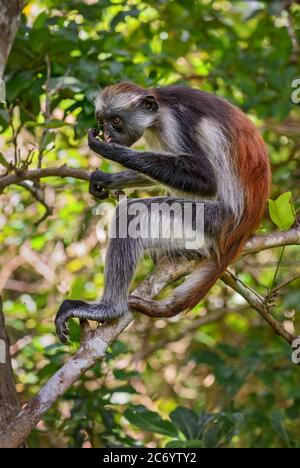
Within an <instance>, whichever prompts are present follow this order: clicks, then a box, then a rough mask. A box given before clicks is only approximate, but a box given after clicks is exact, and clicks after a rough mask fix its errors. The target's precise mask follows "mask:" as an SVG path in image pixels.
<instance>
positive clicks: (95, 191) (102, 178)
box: [89, 171, 111, 200]
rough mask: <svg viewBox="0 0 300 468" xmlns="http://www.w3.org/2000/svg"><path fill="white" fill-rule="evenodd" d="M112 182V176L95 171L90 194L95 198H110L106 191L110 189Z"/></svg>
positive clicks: (92, 176)
mask: <svg viewBox="0 0 300 468" xmlns="http://www.w3.org/2000/svg"><path fill="white" fill-rule="evenodd" d="M110 182H111V175H110V174H107V173H106V172H102V171H95V172H93V173H92V175H91V178H90V186H89V192H90V194H91V195H93V197H96V198H98V199H99V200H103V199H104V198H107V197H108V196H109V194H108V191H107V190H104V189H106V188H109V184H110Z"/></svg>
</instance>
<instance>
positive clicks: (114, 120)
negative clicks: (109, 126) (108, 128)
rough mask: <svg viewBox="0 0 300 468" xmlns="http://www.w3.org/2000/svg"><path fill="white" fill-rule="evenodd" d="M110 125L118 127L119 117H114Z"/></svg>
mask: <svg viewBox="0 0 300 468" xmlns="http://www.w3.org/2000/svg"><path fill="white" fill-rule="evenodd" d="M112 123H113V124H114V125H120V123H121V119H120V117H118V116H116V117H114V118H113V119H112Z"/></svg>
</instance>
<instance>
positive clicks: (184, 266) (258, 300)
mask: <svg viewBox="0 0 300 468" xmlns="http://www.w3.org/2000/svg"><path fill="white" fill-rule="evenodd" d="M61 169H64V170H66V169H65V168H61ZM40 171H43V174H45V173H44V171H45V170H44V169H42V170H40ZM56 171H57V169H56ZM29 172H34V173H36V171H29ZM80 172H82V171H80ZM40 174H41V173H40V172H38V175H39V176H40ZM64 174H65V173H64ZM85 174H86V173H85V172H84V171H83V174H82V173H81V174H80V175H81V178H83V180H86V179H85V177H86V176H85ZM47 175H49V174H48V173H47ZM51 175H53V173H51ZM55 175H57V172H56V173H55ZM66 175H70V172H69V171H67V174H66ZM66 175H64V176H66ZM82 176H84V177H82ZM284 242H286V243H287V245H291V244H300V229H299V226H298V227H295V228H293V229H290V230H289V231H286V232H280V233H274V234H268V235H260V236H254V237H253V238H252V239H251V240H250V241H249V242H248V243H247V245H246V248H245V250H244V252H243V255H246V254H249V253H255V252H257V251H259V250H263V249H270V248H272V247H278V246H280V245H283V244H284ZM194 267H195V262H187V261H186V262H183V263H180V264H179V263H178V264H171V263H170V262H169V261H167V262H166V261H163V260H161V261H160V262H159V263H158V265H157V267H156V270H155V271H154V273H153V274H152V275H150V277H149V278H148V279H147V280H145V281H144V282H143V283H142V284H141V285H140V286H139V287H138V288H137V289H136V290H135V291H134V293H133V294H134V295H137V296H141V297H145V296H146V297H147V296H150V297H154V296H156V295H157V294H158V293H159V292H160V291H161V290H162V289H163V288H164V287H165V286H166V285H167V284H168V283H170V282H172V281H175V280H176V279H178V278H180V277H182V276H184V275H186V274H188V273H189V272H190V271H192V270H193V268H194ZM222 279H223V281H224V282H225V283H226V284H227V285H229V286H230V287H231V288H232V289H234V290H235V291H236V292H238V293H239V294H241V295H242V296H243V297H244V298H245V300H246V301H247V302H248V304H250V306H251V307H253V308H254V309H255V310H257V311H258V312H259V314H260V315H261V316H262V317H263V318H264V320H266V321H267V322H268V324H269V325H270V326H271V327H272V329H273V330H274V331H275V332H276V333H277V334H278V335H280V336H281V337H283V338H284V339H285V340H286V341H287V342H288V343H292V341H293V339H294V337H293V336H292V335H291V334H290V333H288V332H287V331H286V330H285V329H284V328H283V326H282V324H281V323H280V322H278V321H277V320H276V319H275V318H274V317H273V316H272V315H271V314H270V310H269V307H268V304H266V301H265V299H264V298H263V297H262V296H259V295H258V294H257V293H256V292H254V291H252V290H251V289H250V288H248V287H247V286H246V285H244V284H243V283H242V282H241V281H239V280H238V279H237V278H235V277H234V276H233V275H232V274H230V273H225V275H223V277H222ZM220 315H221V313H220V314H219V313H216V314H215V316H214V319H215V320H218V319H219V318H220ZM207 319H208V318H207ZM132 320H133V316H132V315H131V314H130V313H127V314H126V315H124V316H123V317H122V318H121V319H120V320H118V321H115V322H114V323H107V324H104V325H102V326H101V327H100V328H97V329H96V330H93V331H92V330H85V332H84V334H83V340H82V343H81V346H80V348H79V350H78V352H77V353H76V355H75V356H74V357H72V358H71V359H70V360H69V361H67V362H66V364H65V365H64V366H63V367H62V368H61V369H60V370H59V371H58V372H57V373H56V374H54V375H53V377H52V378H51V379H50V380H49V381H48V382H47V383H46V384H45V385H44V387H43V388H42V389H41V390H40V392H39V393H38V394H37V395H36V396H35V397H34V398H33V399H32V400H31V401H30V402H29V403H28V404H27V405H26V406H25V408H24V409H23V410H22V411H21V412H20V413H19V415H18V416H17V418H16V419H15V420H14V421H13V422H12V423H11V424H10V425H9V426H8V427H7V430H6V431H5V432H4V433H3V434H1V435H0V447H18V446H19V445H20V444H22V442H23V441H24V440H25V439H26V437H27V436H28V434H29V433H30V432H31V430H32V429H33V428H34V427H35V426H36V424H37V423H38V422H39V421H40V419H41V418H42V417H43V415H44V414H45V413H46V412H47V411H48V410H49V408H50V407H51V406H52V405H53V404H54V403H55V401H56V400H58V399H59V398H60V397H61V396H62V395H63V394H64V393H65V392H66V391H67V389H68V388H69V387H71V386H72V385H73V383H74V382H75V381H76V380H77V379H78V378H79V377H80V376H81V375H82V374H83V373H84V372H85V371H86V370H87V369H88V368H90V367H91V366H93V365H94V364H95V363H96V362H97V361H99V359H102V358H103V357H104V356H105V353H106V350H107V348H108V346H109V345H110V344H111V343H112V342H113V341H114V340H116V339H117V337H118V336H119V335H120V333H122V332H123V331H124V330H125V328H126V327H127V326H128V325H129V324H130V323H131V322H132ZM206 321H207V320H206V319H205V320H203V319H201V321H200V319H199V321H198V323H197V325H199V326H200V325H201V324H204V323H206ZM208 322H209V320H208Z"/></svg>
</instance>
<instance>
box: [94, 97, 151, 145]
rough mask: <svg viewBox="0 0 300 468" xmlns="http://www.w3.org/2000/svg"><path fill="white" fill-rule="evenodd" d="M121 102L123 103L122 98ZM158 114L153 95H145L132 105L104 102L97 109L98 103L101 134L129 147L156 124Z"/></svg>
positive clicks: (97, 110)
mask: <svg viewBox="0 0 300 468" xmlns="http://www.w3.org/2000/svg"><path fill="white" fill-rule="evenodd" d="M116 101H117V100H116ZM123 102H124V103H125V102H126V101H125V100H123ZM119 103H120V104H121V103H122V100H121V99H120V101H119ZM157 116H158V105H157V102H156V100H155V98H154V97H153V96H143V97H140V98H139V99H137V100H135V101H134V102H133V103H131V105H128V104H125V105H123V106H121V105H119V106H118V107H117V106H114V108H112V107H110V106H105V105H104V103H102V106H101V108H99V109H97V105H96V120H97V123H98V125H99V127H100V136H102V138H103V139H104V140H105V141H106V142H108V143H110V142H112V143H118V144H119V145H122V146H127V147H129V146H132V145H133V144H134V143H135V142H136V141H138V140H139V139H140V138H141V137H142V136H143V134H144V132H145V130H146V129H147V128H149V127H151V126H152V125H153V124H154V122H155V120H156V119H157Z"/></svg>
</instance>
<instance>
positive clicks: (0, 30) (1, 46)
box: [0, 0, 23, 79]
mask: <svg viewBox="0 0 300 468" xmlns="http://www.w3.org/2000/svg"><path fill="white" fill-rule="evenodd" d="M22 6H23V2H22V1H21V0H0V79H1V78H2V77H3V73H4V69H5V65H6V62H7V58H8V56H9V53H10V49H11V46H12V43H13V41H14V38H15V35H16V32H17V29H18V26H19V18H20V13H21V10H22Z"/></svg>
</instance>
